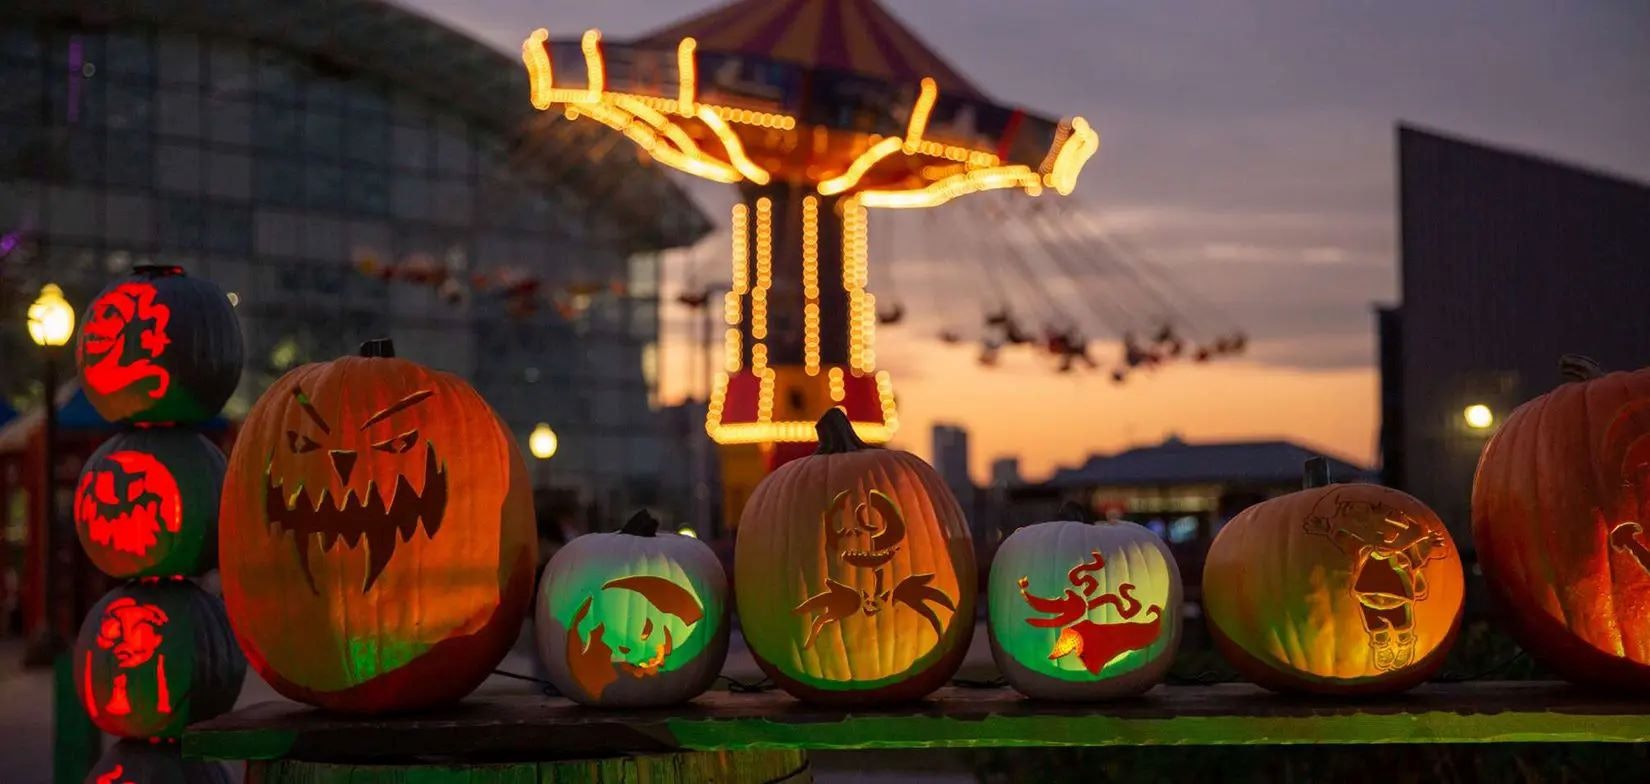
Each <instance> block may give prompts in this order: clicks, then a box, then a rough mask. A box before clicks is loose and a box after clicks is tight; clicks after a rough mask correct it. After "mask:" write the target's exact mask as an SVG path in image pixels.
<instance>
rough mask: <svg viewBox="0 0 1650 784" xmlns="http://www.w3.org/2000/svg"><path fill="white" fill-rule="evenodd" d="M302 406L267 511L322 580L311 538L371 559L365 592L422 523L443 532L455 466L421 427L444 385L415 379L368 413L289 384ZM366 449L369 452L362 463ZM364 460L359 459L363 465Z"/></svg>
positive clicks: (284, 445)
mask: <svg viewBox="0 0 1650 784" xmlns="http://www.w3.org/2000/svg"><path fill="white" fill-rule="evenodd" d="M290 394H291V395H292V398H293V402H294V403H295V404H296V405H295V407H293V409H292V410H293V411H295V412H297V415H296V417H295V418H294V419H292V420H291V421H289V422H288V423H287V424H288V427H287V428H286V430H285V433H284V438H283V439H282V440H281V443H280V444H279V445H277V447H276V450H275V454H274V455H273V456H272V457H271V458H270V461H269V473H268V493H267V494H266V496H265V504H264V514H265V517H266V519H267V520H268V522H269V523H270V524H271V525H273V526H274V527H275V528H276V529H277V530H279V531H280V532H282V533H289V534H291V536H292V547H293V549H294V550H295V552H296V553H297V556H298V562H299V563H300V564H301V565H302V567H303V570H304V576H305V577H306V578H308V580H309V585H310V589H311V590H312V591H316V592H317V593H318V592H319V590H318V589H317V587H316V584H315V574H314V571H313V569H312V567H311V564H310V557H311V548H312V546H314V547H318V548H319V551H320V552H321V553H322V554H326V555H331V554H332V553H334V552H335V551H338V549H339V545H340V544H341V545H342V546H343V551H342V552H355V551H358V550H359V549H360V548H361V547H362V546H363V545H364V546H365V548H366V552H365V553H364V554H361V556H360V557H364V558H365V559H367V572H366V579H365V581H364V582H363V583H362V585H361V591H362V592H363V593H365V592H367V591H369V590H371V589H372V586H373V583H375V582H377V580H378V577H379V575H381V574H383V572H384V568H385V567H386V566H388V565H389V563H390V559H392V558H394V557H395V550H396V546H397V544H398V543H399V542H406V541H408V540H410V539H411V538H412V537H413V534H414V533H415V532H417V531H418V530H419V529H420V528H422V529H423V531H424V534H425V536H427V537H429V538H431V539H434V538H435V536H436V534H437V533H438V532H440V530H441V522H442V518H443V517H444V515H445V513H446V509H447V470H446V467H445V465H443V464H442V463H441V461H440V459H439V457H438V456H437V454H436V445H435V443H434V442H433V441H431V440H430V439H429V438H428V437H427V436H425V435H422V434H421V433H420V425H421V424H423V418H422V417H420V416H419V415H418V411H417V408H418V407H419V406H420V405H421V404H424V403H425V402H426V401H428V400H429V399H430V398H432V397H433V396H434V395H435V394H436V393H435V392H434V391H433V390H431V389H413V390H410V391H407V392H406V393H405V394H402V395H399V396H397V397H396V398H395V399H394V400H393V401H390V402H389V403H388V404H387V405H384V406H382V407H381V408H378V409H377V410H375V411H371V412H367V413H366V415H365V416H363V417H361V418H360V419H359V420H357V419H354V418H351V417H349V416H348V415H347V414H345V413H344V411H342V410H340V409H339V408H337V407H335V408H333V409H332V410H330V411H327V410H323V409H322V407H321V406H318V405H317V404H316V403H315V401H313V400H312V399H311V398H310V397H309V395H308V393H306V392H305V391H304V390H303V388H302V387H299V386H294V387H293V388H292V390H291V391H290ZM363 456H366V457H368V458H369V459H368V460H367V461H366V464H365V465H363V464H362V458H363ZM358 467H359V468H358Z"/></svg>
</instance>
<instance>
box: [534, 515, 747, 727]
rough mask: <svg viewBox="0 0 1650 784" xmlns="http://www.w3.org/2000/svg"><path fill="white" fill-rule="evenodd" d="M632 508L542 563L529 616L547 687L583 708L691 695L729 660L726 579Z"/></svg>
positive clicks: (689, 542) (710, 558)
mask: <svg viewBox="0 0 1650 784" xmlns="http://www.w3.org/2000/svg"><path fill="white" fill-rule="evenodd" d="M658 529H659V522H658V521H657V520H654V519H653V517H652V516H651V515H649V514H648V513H647V512H645V511H643V512H637V513H636V515H635V516H634V517H632V518H631V519H630V521H629V522H628V523H626V524H625V526H624V528H623V529H621V530H620V531H619V532H618V533H612V534H587V535H585V536H581V537H579V538H577V539H574V540H573V541H571V542H569V543H568V544H567V546H566V547H563V548H562V549H561V550H559V551H557V552H556V555H555V557H554V558H551V559H550V563H549V564H548V565H546V566H545V567H544V578H543V579H542V580H541V581H540V588H539V600H538V608H537V610H536V611H535V613H534V621H535V625H536V626H537V633H538V644H539V656H540V657H541V658H542V659H543V661H544V664H545V668H546V669H547V670H548V671H549V673H550V682H551V683H554V684H555V685H556V688H557V689H559V690H560V691H561V693H562V694H565V695H567V696H568V697H571V698H573V699H575V700H578V701H579V702H582V703H584V704H586V705H601V706H612V707H651V706H663V705H673V704H675V703H678V702H683V701H685V700H690V699H693V698H694V697H697V696H699V694H700V693H701V692H703V691H704V690H705V689H706V688H708V687H709V686H710V684H711V682H712V681H714V680H716V675H717V673H718V672H720V671H721V669H722V661H723V660H724V659H726V658H727V654H728V623H727V592H728V581H727V575H726V574H724V573H723V571H722V563H721V561H718V560H717V559H716V554H715V553H714V552H712V551H711V549H710V547H709V546H708V545H706V544H705V543H704V542H701V541H699V540H698V539H695V538H693V537H690V536H681V535H678V534H660V533H658Z"/></svg>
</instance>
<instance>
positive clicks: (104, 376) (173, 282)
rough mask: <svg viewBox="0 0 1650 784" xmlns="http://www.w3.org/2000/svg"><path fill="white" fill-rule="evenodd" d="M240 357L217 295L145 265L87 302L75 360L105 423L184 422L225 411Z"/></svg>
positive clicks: (235, 327) (180, 275)
mask: <svg viewBox="0 0 1650 784" xmlns="http://www.w3.org/2000/svg"><path fill="white" fill-rule="evenodd" d="M243 350H244V349H243V347H242V345H241V323H240V321H239V320H237V319H236V318H235V310H234V307H233V306H232V305H230V303H229V298H228V296H227V295H225V294H224V293H223V290H222V289H219V288H218V287H217V286H215V285H213V284H212V282H211V281H207V280H202V279H200V278H191V277H188V276H187V275H185V274H184V272H183V268H182V267H177V266H171V265H165V266H160V265H153V266H151V265H144V266H139V267H136V268H134V269H133V271H132V275H131V276H130V277H127V278H123V279H121V280H117V281H115V282H114V283H111V284H109V287H108V288H106V289H104V290H103V291H102V293H100V294H98V295H97V297H96V298H95V299H93V300H92V304H91V306H89V307H88V308H87V309H86V315H85V317H84V318H82V319H81V327H80V338H79V342H77V343H76V344H75V361H76V362H77V363H78V365H79V367H80V382H81V387H82V388H83V389H84V390H85V392H86V399H87V400H89V401H91V404H92V407H93V408H96V409H97V413H99V414H102V415H103V418H104V419H107V420H109V421H110V422H121V421H126V422H153V423H168V422H177V423H188V422H199V421H201V420H204V419H209V418H211V417H213V416H215V415H216V414H217V413H218V411H219V410H220V409H222V408H223V404H224V401H226V400H228V399H229V395H230V394H231V393H233V392H234V391H235V384H236V383H238V382H239V381H240V379H241V356H242V351H243Z"/></svg>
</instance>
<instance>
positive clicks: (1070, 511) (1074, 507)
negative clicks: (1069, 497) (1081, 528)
mask: <svg viewBox="0 0 1650 784" xmlns="http://www.w3.org/2000/svg"><path fill="white" fill-rule="evenodd" d="M1060 519H1061V520H1076V521H1077V522H1079V523H1092V522H1094V515H1091V514H1089V508H1088V506H1086V505H1084V504H1080V503H1077V502H1076V501H1067V502H1065V503H1063V504H1061V505H1060Z"/></svg>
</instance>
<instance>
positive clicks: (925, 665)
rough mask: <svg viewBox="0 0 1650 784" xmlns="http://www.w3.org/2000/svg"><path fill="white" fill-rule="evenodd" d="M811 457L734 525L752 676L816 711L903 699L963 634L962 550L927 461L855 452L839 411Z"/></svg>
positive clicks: (772, 483)
mask: <svg viewBox="0 0 1650 784" xmlns="http://www.w3.org/2000/svg"><path fill="white" fill-rule="evenodd" d="M817 429H818V431H819V451H818V452H816V453H815V454H813V455H811V456H808V457H803V458H800V459H798V460H793V461H791V462H789V463H786V464H785V465H783V466H780V467H779V469H778V470H776V471H774V472H773V473H772V474H770V475H768V477H767V478H765V479H763V480H762V482H761V483H760V484H758V485H757V486H756V489H755V491H753V492H752V493H751V498H750V502H749V503H748V504H747V505H746V506H745V510H744V513H743V514H742V515H741V516H740V519H739V535H738V539H737V540H736V542H735V549H734V596H735V601H736V602H737V604H738V607H739V617H740V620H741V628H742V629H743V631H744V634H745V639H746V641H747V642H748V643H749V644H750V648H751V653H752V654H753V655H754V656H755V658H756V661H757V664H759V665H760V666H761V667H762V669H763V671H765V672H766V673H767V674H768V675H769V676H770V677H772V678H773V679H774V681H775V682H776V683H778V684H779V685H780V686H781V687H783V688H784V689H785V690H786V691H789V692H790V693H792V694H794V695H796V696H798V697H801V698H803V699H807V700H812V701H815V702H825V703H840V704H871V703H876V702H890V701H897V700H906V699H915V698H918V697H921V696H923V695H925V694H928V693H929V692H931V691H933V690H934V689H936V688H938V687H939V686H941V685H943V684H944V683H945V682H946V681H947V680H949V679H950V678H951V676H952V675H953V674H954V673H955V672H956V671H957V667H958V666H959V665H960V664H961V663H962V657H963V655H964V654H965V653H966V652H967V649H968V641H969V638H970V637H971V636H972V635H973V633H974V595H975V579H976V573H975V567H974V549H973V545H972V543H971V542H970V541H969V536H968V525H967V523H966V522H965V521H964V519H963V515H962V510H961V509H960V508H959V507H958V506H957V501H956V499H955V498H953V497H952V496H951V492H950V491H949V490H947V489H946V487H945V483H944V482H943V481H941V479H940V477H939V475H938V474H936V473H935V472H934V470H933V469H932V468H929V467H928V464H926V463H924V462H922V460H920V459H918V458H917V457H916V456H914V455H911V454H909V453H907V452H901V451H898V450H893V449H874V448H869V447H867V446H865V444H863V443H862V442H860V440H859V438H858V437H857V436H856V435H855V434H854V431H853V426H852V425H850V424H849V422H848V419H847V417H846V416H844V415H843V413H842V411H841V410H839V409H834V408H833V409H831V410H829V411H827V412H826V413H825V416H824V417H823V418H821V419H820V420H819V424H818V426H817Z"/></svg>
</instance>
